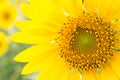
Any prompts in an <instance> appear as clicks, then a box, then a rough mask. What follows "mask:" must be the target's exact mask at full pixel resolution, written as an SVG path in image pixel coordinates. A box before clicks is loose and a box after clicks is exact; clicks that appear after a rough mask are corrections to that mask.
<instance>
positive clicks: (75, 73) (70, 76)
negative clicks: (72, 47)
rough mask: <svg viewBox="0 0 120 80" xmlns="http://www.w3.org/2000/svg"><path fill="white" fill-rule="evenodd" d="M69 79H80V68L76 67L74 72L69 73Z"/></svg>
mask: <svg viewBox="0 0 120 80" xmlns="http://www.w3.org/2000/svg"><path fill="white" fill-rule="evenodd" d="M68 80H80V73H79V72H78V70H76V69H74V70H73V72H71V74H70V75H69V78H68Z"/></svg>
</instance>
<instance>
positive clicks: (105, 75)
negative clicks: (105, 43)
mask: <svg viewBox="0 0 120 80" xmlns="http://www.w3.org/2000/svg"><path fill="white" fill-rule="evenodd" d="M108 66H109V65H108ZM108 66H104V67H103V68H101V72H100V80H119V79H118V78H117V76H116V75H115V74H114V73H113V72H112V70H111V69H110V68H109V67H108Z"/></svg>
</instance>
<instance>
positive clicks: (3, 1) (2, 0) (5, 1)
mask: <svg viewBox="0 0 120 80" xmlns="http://www.w3.org/2000/svg"><path fill="white" fill-rule="evenodd" d="M3 3H8V0H0V4H3Z"/></svg>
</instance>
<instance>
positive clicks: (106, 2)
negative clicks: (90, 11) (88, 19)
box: [98, 0, 120, 21]
mask: <svg viewBox="0 0 120 80" xmlns="http://www.w3.org/2000/svg"><path fill="white" fill-rule="evenodd" d="M98 3H99V7H98V8H99V14H100V16H101V17H105V18H106V19H107V20H108V21H110V20H113V19H116V18H120V15H119V14H120V8H119V7H120V5H119V3H120V1H119V0H116V1H114V0H98Z"/></svg>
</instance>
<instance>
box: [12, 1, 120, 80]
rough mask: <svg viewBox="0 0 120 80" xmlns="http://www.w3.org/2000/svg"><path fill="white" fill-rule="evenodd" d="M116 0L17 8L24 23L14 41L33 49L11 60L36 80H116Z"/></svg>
mask: <svg viewBox="0 0 120 80" xmlns="http://www.w3.org/2000/svg"><path fill="white" fill-rule="evenodd" d="M119 3H120V1H119V0H56V1H55V0H43V1H40V0H30V4H23V5H21V9H22V12H23V14H24V15H25V16H27V17H28V18H29V20H24V21H20V22H18V23H17V27H18V28H19V29H20V30H21V31H20V32H17V33H15V34H13V35H12V36H11V38H12V40H13V41H16V42H19V43H26V44H35V45H34V46H32V47H30V48H28V49H26V50H24V51H22V52H21V53H20V54H18V55H17V56H16V57H15V58H14V60H16V61H19V62H27V64H26V66H25V67H24V69H23V71H22V74H30V73H34V72H40V74H39V76H38V78H37V80H119V79H120V68H119V67H120V63H119V62H120V58H119V57H120V53H119V51H120V48H119V47H120V46H119V45H120V37H119V36H120V34H119V33H120V31H119V30H120V26H119V24H120V21H119V18H120V5H119Z"/></svg>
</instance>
